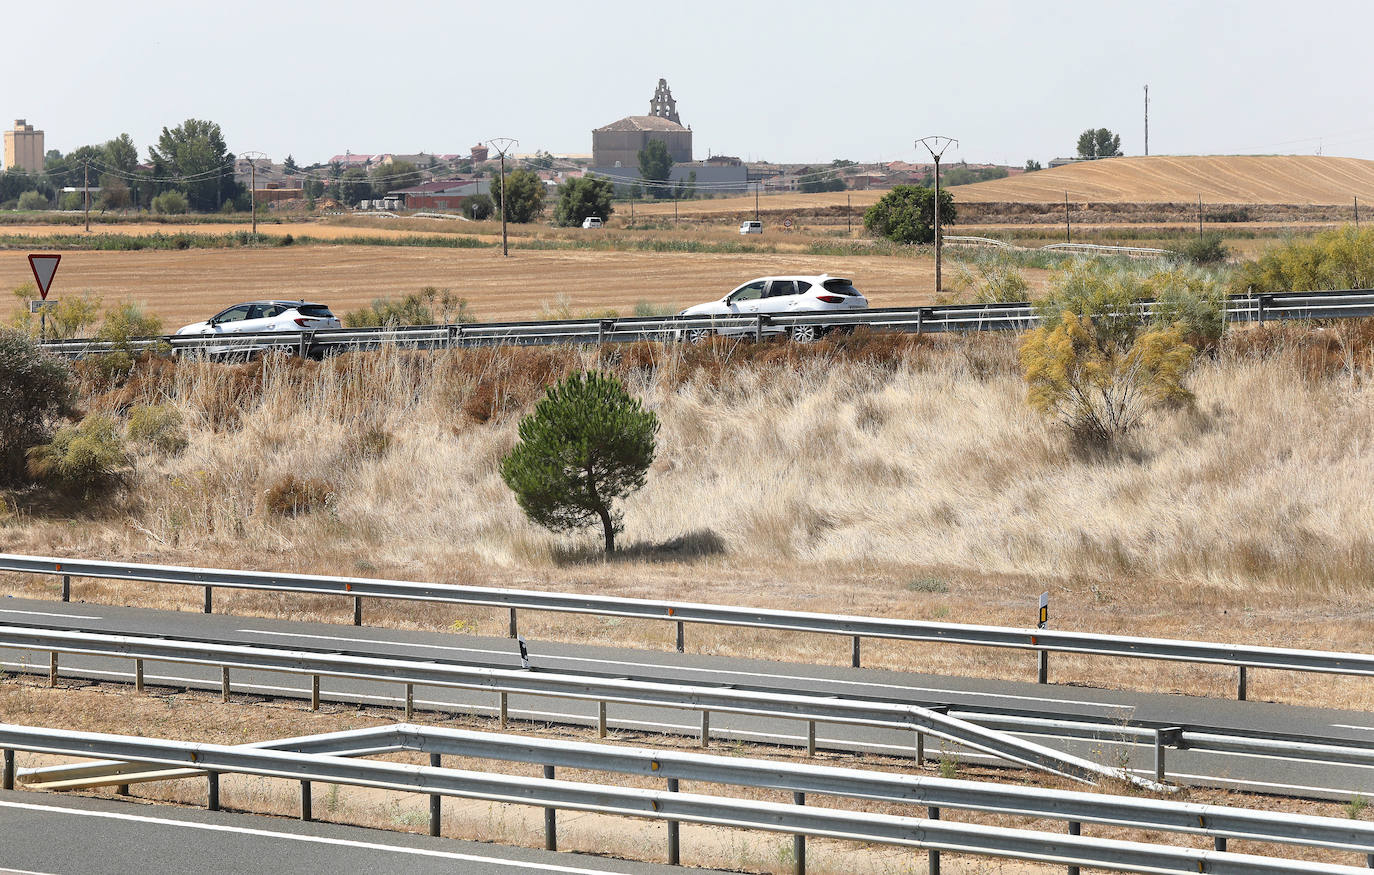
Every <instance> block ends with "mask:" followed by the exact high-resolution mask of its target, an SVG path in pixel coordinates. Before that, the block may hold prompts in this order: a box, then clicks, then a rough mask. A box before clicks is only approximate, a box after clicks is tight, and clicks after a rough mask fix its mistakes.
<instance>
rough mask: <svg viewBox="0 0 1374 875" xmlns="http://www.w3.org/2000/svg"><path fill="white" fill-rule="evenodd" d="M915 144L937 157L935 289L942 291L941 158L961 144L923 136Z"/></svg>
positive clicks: (931, 155) (932, 156)
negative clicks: (952, 146) (951, 148)
mask: <svg viewBox="0 0 1374 875" xmlns="http://www.w3.org/2000/svg"><path fill="white" fill-rule="evenodd" d="M915 145H917V146H925V147H926V151H928V152H929V153H930V157H931V158H934V159H935V291H937V292H942V291H944V289H943V288H942V286H941V284H940V255H941V253H940V159H941V158H942V157H944V154H945V150H946V149H948V148H949V147H950V146H951V145H954V146H957V145H959V141H958V140H956V139H953V138H952V137H937V136H931V137H922V138H921V139H919V140H917V141H916V143H915Z"/></svg>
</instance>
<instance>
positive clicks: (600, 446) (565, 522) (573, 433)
mask: <svg viewBox="0 0 1374 875" xmlns="http://www.w3.org/2000/svg"><path fill="white" fill-rule="evenodd" d="M657 432H658V417H657V416H655V415H654V414H653V413H652V412H651V411H648V410H645V409H644V408H643V406H642V405H641V404H640V402H639V401H638V400H637V399H635V398H632V397H630V394H629V393H628V392H626V391H625V387H624V386H622V385H621V384H620V381H619V380H617V379H616V378H615V377H613V376H611V375H609V374H602V373H598V372H595V371H591V372H579V373H575V374H572V375H570V376H569V377H567V378H566V379H565V380H563V382H561V383H559V384H558V385H557V386H552V387H550V388H549V390H548V393H547V394H546V395H545V397H544V399H543V400H542V401H540V402H539V404H538V405H536V406H535V409H534V413H532V414H530V415H529V416H526V417H525V418H524V419H522V420H521V421H520V443H518V444H516V446H515V448H514V449H512V450H511V452H510V454H509V455H507V456H506V457H505V458H504V459H502V460H501V479H503V480H505V481H506V485H507V486H509V487H510V488H511V490H512V491H514V492H515V497H516V500H517V501H518V502H519V503H520V508H521V509H522V510H523V511H524V512H525V514H526V515H527V516H528V517H529V518H530V519H531V520H533V521H534V522H536V523H538V524H539V525H541V526H544V527H545V528H547V529H550V530H552V531H555V532H562V531H570V530H572V529H580V528H584V527H586V526H591V525H595V524H596V523H597V522H598V521H600V523H601V528H602V532H603V534H604V536H605V542H606V552H607V553H613V552H615V534H616V532H618V531H623V528H624V527H623V524H622V519H623V514H622V513H621V512H619V511H616V510H614V509H613V506H612V502H613V501H614V500H615V499H617V498H624V497H625V496H626V495H629V494H630V493H632V492H634V491H636V490H638V489H639V488H640V487H642V486H643V485H644V476H645V474H646V473H647V472H648V470H649V465H650V463H652V462H653V460H654V435H655V434H656V433H657Z"/></svg>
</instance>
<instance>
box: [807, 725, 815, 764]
mask: <svg viewBox="0 0 1374 875" xmlns="http://www.w3.org/2000/svg"><path fill="white" fill-rule="evenodd" d="M806 755H807V756H809V757H813V756H815V755H816V721H815V720H808V721H806Z"/></svg>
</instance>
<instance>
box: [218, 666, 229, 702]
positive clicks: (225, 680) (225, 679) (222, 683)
mask: <svg viewBox="0 0 1374 875" xmlns="http://www.w3.org/2000/svg"><path fill="white" fill-rule="evenodd" d="M219 700H220V701H221V702H227V701H229V666H227V665H226V666H224V667H223V668H221V669H220V675H219Z"/></svg>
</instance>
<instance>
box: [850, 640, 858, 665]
mask: <svg viewBox="0 0 1374 875" xmlns="http://www.w3.org/2000/svg"><path fill="white" fill-rule="evenodd" d="M849 667H850V668H858V667H859V636H858V635H855V636H854V643H853V646H852V647H851V648H850V651H849Z"/></svg>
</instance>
